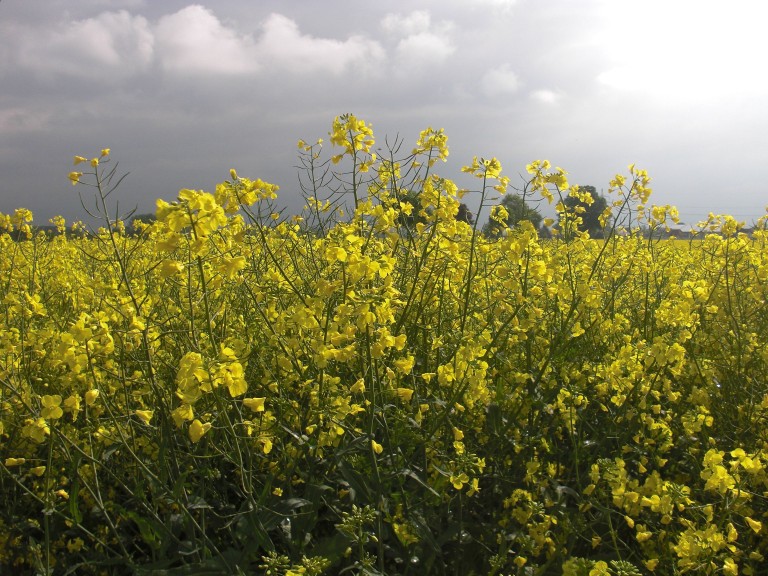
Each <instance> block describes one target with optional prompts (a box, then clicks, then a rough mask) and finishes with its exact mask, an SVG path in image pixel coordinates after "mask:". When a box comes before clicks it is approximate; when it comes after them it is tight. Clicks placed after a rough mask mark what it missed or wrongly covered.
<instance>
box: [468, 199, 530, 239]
mask: <svg viewBox="0 0 768 576" xmlns="http://www.w3.org/2000/svg"><path fill="white" fill-rule="evenodd" d="M499 205H500V206H504V208H505V209H506V211H507V214H508V216H507V226H509V227H510V228H514V227H515V226H517V225H518V224H519V223H520V222H522V221H523V220H528V221H529V222H530V223H531V224H533V227H534V228H536V230H538V229H539V227H540V226H541V221H542V220H543V217H542V215H541V214H540V213H539V211H538V210H537V209H536V208H532V207H531V206H529V205H528V203H526V201H525V200H523V198H522V197H521V196H518V195H517V194H506V195H505V196H504V198H503V199H502V200H501V202H500V203H499ZM502 230H504V226H502V225H501V224H500V223H499V222H497V221H495V220H493V219H491V218H489V219H488V222H487V223H486V224H485V226H483V232H484V233H485V234H486V235H487V236H491V237H497V236H499V235H500V234H501V232H502Z"/></svg>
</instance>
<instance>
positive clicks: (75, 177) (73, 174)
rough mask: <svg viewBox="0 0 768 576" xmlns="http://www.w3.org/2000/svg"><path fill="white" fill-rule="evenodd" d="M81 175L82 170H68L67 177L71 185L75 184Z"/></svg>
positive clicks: (78, 181)
mask: <svg viewBox="0 0 768 576" xmlns="http://www.w3.org/2000/svg"><path fill="white" fill-rule="evenodd" d="M82 175H83V173H82V172H70V173H69V179H70V181H71V182H72V186H76V185H77V184H79V183H80V177H81V176H82Z"/></svg>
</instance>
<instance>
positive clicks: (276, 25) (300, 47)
mask: <svg viewBox="0 0 768 576" xmlns="http://www.w3.org/2000/svg"><path fill="white" fill-rule="evenodd" d="M257 53H258V55H259V57H260V58H261V59H262V61H263V62H264V63H265V65H269V66H271V67H272V68H275V69H279V70H284V71H287V72H289V73H302V74H304V73H308V72H320V73H323V72H328V73H331V74H337V75H338V74H341V73H342V72H344V71H346V70H348V69H350V68H357V69H362V70H370V69H373V68H374V67H376V66H377V65H378V64H379V63H380V62H381V61H383V60H384V58H385V54H384V50H383V48H382V47H381V45H380V44H379V43H378V42H375V41H373V40H369V39H367V38H365V37H363V36H350V37H349V38H347V40H345V41H341V40H335V39H330V38H315V37H313V36H309V35H306V34H302V33H301V31H300V30H299V26H298V24H296V22H294V21H293V20H291V19H290V18H287V17H286V16H283V15H281V14H271V15H270V16H269V18H267V20H266V21H265V23H264V25H263V35H262V36H261V38H260V39H259V42H258V45H257Z"/></svg>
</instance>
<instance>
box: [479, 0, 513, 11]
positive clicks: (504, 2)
mask: <svg viewBox="0 0 768 576" xmlns="http://www.w3.org/2000/svg"><path fill="white" fill-rule="evenodd" d="M517 1H518V0H471V3H472V4H488V5H490V6H493V7H494V8H501V9H502V10H510V9H511V8H512V7H513V6H514V5H515V4H517Z"/></svg>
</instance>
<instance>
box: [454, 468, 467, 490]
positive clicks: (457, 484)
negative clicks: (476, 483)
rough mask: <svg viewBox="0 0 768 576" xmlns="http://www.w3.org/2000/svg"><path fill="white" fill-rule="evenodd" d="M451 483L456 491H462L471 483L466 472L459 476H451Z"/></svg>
mask: <svg viewBox="0 0 768 576" xmlns="http://www.w3.org/2000/svg"><path fill="white" fill-rule="evenodd" d="M450 481H451V484H453V487H454V488H456V490H461V489H462V488H463V487H464V484H466V483H467V482H469V476H467V475H466V474H465V473H464V472H462V473H461V474H459V475H458V476H456V475H454V474H451V477H450Z"/></svg>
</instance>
